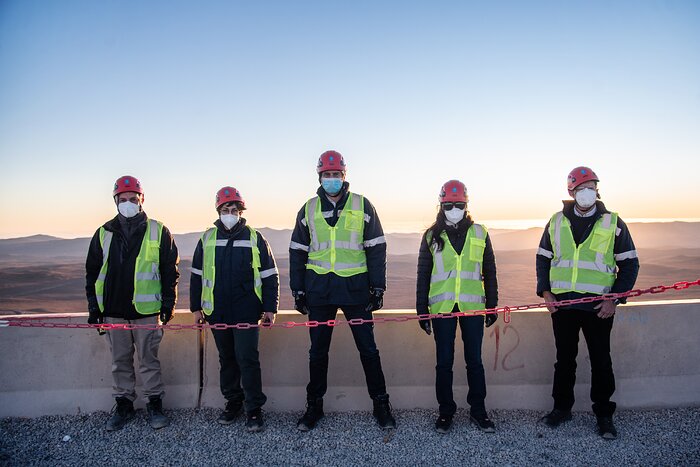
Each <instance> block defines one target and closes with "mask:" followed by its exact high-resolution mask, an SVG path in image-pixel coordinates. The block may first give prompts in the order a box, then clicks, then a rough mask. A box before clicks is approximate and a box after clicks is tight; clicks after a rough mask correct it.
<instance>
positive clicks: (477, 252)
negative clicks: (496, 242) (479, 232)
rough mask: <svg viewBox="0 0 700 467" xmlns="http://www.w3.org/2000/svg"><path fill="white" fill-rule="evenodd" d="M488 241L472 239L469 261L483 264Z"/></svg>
mask: <svg viewBox="0 0 700 467" xmlns="http://www.w3.org/2000/svg"><path fill="white" fill-rule="evenodd" d="M485 249H486V240H482V239H480V238H471V239H470V241H469V260H470V261H477V262H481V261H483V259H484V250H485Z"/></svg>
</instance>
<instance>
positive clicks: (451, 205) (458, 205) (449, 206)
mask: <svg viewBox="0 0 700 467" xmlns="http://www.w3.org/2000/svg"><path fill="white" fill-rule="evenodd" d="M465 207H467V203H442V209H444V210H445V211H449V210H450V209H452V208H457V209H464V208H465Z"/></svg>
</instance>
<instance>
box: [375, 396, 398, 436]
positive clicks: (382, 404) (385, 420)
mask: <svg viewBox="0 0 700 467" xmlns="http://www.w3.org/2000/svg"><path fill="white" fill-rule="evenodd" d="M373 415H374V418H375V419H376V420H377V424H378V425H379V426H380V427H381V428H384V429H387V428H396V420H394V417H393V416H392V415H391V404H389V395H388V394H383V395H381V396H377V397H375V398H374V412H373Z"/></svg>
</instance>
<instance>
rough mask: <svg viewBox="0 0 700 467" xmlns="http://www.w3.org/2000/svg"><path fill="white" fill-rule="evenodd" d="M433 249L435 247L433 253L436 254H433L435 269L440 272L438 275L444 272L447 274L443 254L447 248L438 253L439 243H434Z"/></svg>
mask: <svg viewBox="0 0 700 467" xmlns="http://www.w3.org/2000/svg"><path fill="white" fill-rule="evenodd" d="M432 247H433V251H434V252H435V253H434V254H433V256H434V257H435V258H434V263H435V269H437V272H438V273H440V274H444V272H445V262H444V260H443V259H442V252H443V250H444V249H445V248H444V247H443V249H442V250H440V251H436V250H437V243H433V245H432Z"/></svg>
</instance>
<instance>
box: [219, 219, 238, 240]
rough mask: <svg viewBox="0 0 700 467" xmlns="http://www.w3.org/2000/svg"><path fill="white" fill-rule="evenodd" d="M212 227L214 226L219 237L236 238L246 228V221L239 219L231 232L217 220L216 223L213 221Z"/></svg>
mask: <svg viewBox="0 0 700 467" xmlns="http://www.w3.org/2000/svg"><path fill="white" fill-rule="evenodd" d="M214 225H215V226H216V230H218V231H219V234H220V235H221V236H224V237H226V238H231V237H235V236H237V235H238V234H240V233H241V231H243V228H244V227H245V226H246V221H245V218H243V217H241V218H240V219H239V220H238V222H236V225H234V226H233V228H232V229H231V230H227V229H226V226H225V225H224V223H223V222H221V219H217V220H216V221H214Z"/></svg>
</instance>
